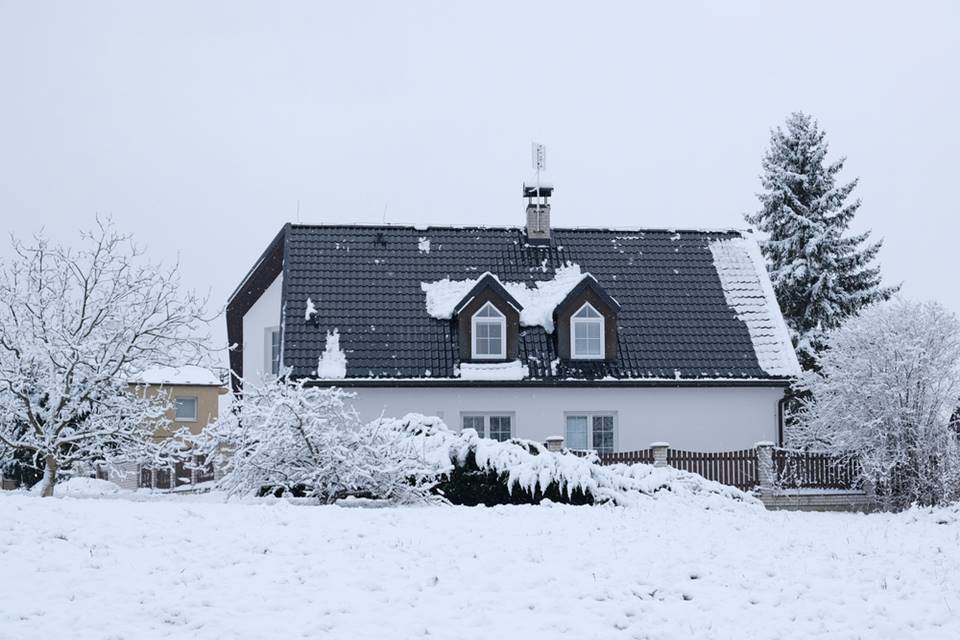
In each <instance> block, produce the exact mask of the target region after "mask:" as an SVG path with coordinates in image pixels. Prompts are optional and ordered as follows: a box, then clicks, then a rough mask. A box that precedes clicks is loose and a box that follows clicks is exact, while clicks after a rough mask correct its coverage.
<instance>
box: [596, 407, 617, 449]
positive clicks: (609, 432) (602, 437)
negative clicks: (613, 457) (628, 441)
mask: <svg viewBox="0 0 960 640" xmlns="http://www.w3.org/2000/svg"><path fill="white" fill-rule="evenodd" d="M593 448H594V449H596V450H597V452H598V453H613V416H593Z"/></svg>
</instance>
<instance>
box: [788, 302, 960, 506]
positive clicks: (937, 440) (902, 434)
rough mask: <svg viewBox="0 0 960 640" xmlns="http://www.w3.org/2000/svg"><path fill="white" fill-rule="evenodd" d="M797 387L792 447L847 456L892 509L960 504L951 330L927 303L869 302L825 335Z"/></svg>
mask: <svg viewBox="0 0 960 640" xmlns="http://www.w3.org/2000/svg"><path fill="white" fill-rule="evenodd" d="M825 344H826V347H827V349H826V351H825V352H824V353H823V354H822V355H821V356H820V358H819V359H818V365H819V369H820V371H819V373H812V372H811V373H808V374H807V375H806V376H805V378H804V379H803V380H802V381H801V385H800V388H801V389H802V390H803V391H807V392H809V393H810V394H811V395H812V398H811V399H809V400H807V401H806V402H805V403H804V407H803V409H802V411H801V413H800V415H799V416H798V419H799V423H798V424H797V425H796V426H795V427H793V428H792V429H791V430H790V434H789V435H790V439H791V440H792V442H793V444H796V445H799V446H804V447H809V448H814V449H821V450H827V451H831V452H834V453H852V454H853V455H856V456H858V457H859V459H860V462H861V464H862V467H863V471H864V474H865V477H866V478H868V479H870V480H871V481H873V482H874V483H875V484H876V485H877V486H878V487H879V489H880V490H881V491H882V492H884V493H886V494H888V495H890V496H891V499H892V502H893V503H894V506H904V505H906V504H909V503H911V502H919V503H920V504H924V505H932V504H941V503H945V502H949V501H952V500H957V499H958V498H960V447H958V442H957V432H956V431H955V430H954V428H953V424H952V415H953V412H954V409H955V407H956V405H957V398H958V397H960V323H958V321H957V318H956V317H955V316H954V315H953V314H951V313H949V312H947V311H946V310H945V309H944V308H943V307H941V306H940V305H938V304H935V303H912V302H907V301H904V300H895V301H893V302H889V303H883V304H878V305H875V306H872V307H870V308H868V309H866V310H865V311H863V312H862V313H861V314H860V315H859V316H858V317H856V318H853V319H851V320H849V321H848V322H847V323H846V324H845V325H844V326H843V327H841V328H840V329H837V330H835V331H833V332H831V333H830V334H828V336H827V339H826V343H825Z"/></svg>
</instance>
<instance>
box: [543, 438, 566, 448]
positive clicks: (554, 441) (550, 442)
mask: <svg viewBox="0 0 960 640" xmlns="http://www.w3.org/2000/svg"><path fill="white" fill-rule="evenodd" d="M545 444H546V445H547V451H562V450H563V436H547V439H546V442H545Z"/></svg>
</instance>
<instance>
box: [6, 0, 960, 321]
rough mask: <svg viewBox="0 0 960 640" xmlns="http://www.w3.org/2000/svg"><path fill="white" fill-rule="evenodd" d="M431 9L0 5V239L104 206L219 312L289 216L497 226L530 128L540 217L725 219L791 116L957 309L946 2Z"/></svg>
mask: <svg viewBox="0 0 960 640" xmlns="http://www.w3.org/2000/svg"><path fill="white" fill-rule="evenodd" d="M453 5H454V3H451V2H443V3H441V2H437V3H414V2H402V3H401V2H391V3H382V4H381V3H362V2H349V3H347V2H340V3H332V2H331V3H329V4H321V3H318V2H309V3H306V2H305V3H297V2H260V3H238V2H229V3H213V2H206V3H194V2H189V3H187V2H183V3H175V2H163V3H149V4H148V3H133V2H122V3H108V2H97V3H82V2H68V3H53V2H27V1H26V0H24V1H22V2H10V1H6V0H0V219H2V230H3V231H7V230H9V231H12V232H14V233H16V234H18V235H27V234H30V233H31V232H33V231H36V230H38V229H39V228H41V227H45V228H46V229H47V230H48V231H49V232H50V233H51V234H53V235H55V236H57V237H58V238H61V239H64V240H66V241H75V239H76V231H77V230H78V229H80V228H84V227H89V226H90V225H91V224H92V223H93V220H94V216H95V215H96V214H98V213H100V214H109V215H111V216H112V217H113V219H114V220H115V221H116V222H117V224H118V226H120V227H121V228H122V229H125V230H129V231H132V232H134V233H135V234H136V236H137V237H138V238H139V240H140V241H142V242H143V243H145V244H146V245H147V246H148V249H149V252H150V255H151V257H152V258H153V259H155V260H162V261H165V262H171V261H173V260H176V259H177V257H178V256H179V259H180V261H181V264H182V268H183V271H184V274H185V279H186V282H187V283H188V284H189V285H190V286H192V287H195V288H197V289H200V290H204V291H206V290H209V291H210V293H211V296H212V299H213V300H214V301H215V302H217V303H222V302H224V301H225V299H226V297H227V296H228V295H229V293H230V292H231V290H232V289H233V288H234V287H235V286H236V284H237V283H238V282H239V280H240V279H241V278H242V276H243V275H244V274H245V272H246V271H247V269H249V268H250V266H252V263H253V262H254V260H255V259H256V257H257V256H258V255H259V254H260V252H261V251H262V250H263V249H264V247H265V246H266V244H267V243H268V242H269V240H270V239H271V238H272V237H273V235H274V234H275V233H276V232H277V231H278V230H279V229H280V227H281V226H282V225H283V223H285V222H288V221H293V222H295V221H297V219H298V213H297V210H298V206H299V219H300V220H301V221H303V222H317V223H349V222H365V223H375V222H380V221H381V220H383V219H384V217H385V218H386V220H387V221H388V222H392V223H421V224H422V223H438V224H475V223H479V224H490V225H513V224H517V225H519V224H521V222H522V202H521V197H520V185H521V182H522V181H523V179H524V178H525V177H527V176H529V175H530V173H531V170H530V142H531V140H537V141H540V142H542V143H544V144H546V145H547V154H548V158H547V160H548V174H549V176H550V179H551V180H552V181H553V182H554V184H555V186H556V193H555V196H554V208H553V217H554V224H556V225H557V226H575V225H580V226H607V225H609V226H620V227H631V226H638V227H660V228H663V227H669V228H686V227H690V228H697V227H710V228H715V227H742V226H744V222H743V219H742V214H743V213H744V212H745V211H752V210H754V209H755V208H756V207H757V201H756V197H755V193H756V191H757V190H758V188H759V181H758V174H759V171H760V156H761V154H762V153H763V151H764V148H765V147H766V145H767V142H768V139H769V130H770V128H771V127H773V126H776V125H777V124H780V123H782V122H783V120H784V118H785V117H786V116H787V115H788V114H789V113H790V112H791V111H793V110H798V109H799V110H804V111H807V112H809V113H812V114H813V115H815V116H816V117H817V118H818V119H819V120H820V123H821V125H822V126H823V127H824V128H825V129H826V130H827V133H828V139H829V141H830V143H831V151H832V154H833V156H834V157H837V156H839V155H845V156H847V158H848V160H847V165H846V170H845V173H844V174H843V176H844V177H845V178H847V179H851V178H854V177H857V176H859V177H860V180H861V181H860V186H859V188H858V190H857V193H858V194H859V196H860V197H861V198H862V199H863V207H862V209H861V211H860V214H859V218H858V219H857V221H856V224H855V230H862V229H868V228H869V229H873V231H874V233H875V235H876V236H878V237H882V238H884V239H885V245H884V248H883V250H882V251H881V253H880V261H881V263H882V266H883V273H884V276H885V278H886V280H887V281H888V282H891V283H893V282H901V281H902V282H903V283H904V292H905V293H906V295H908V296H910V297H914V298H922V299H930V298H933V299H938V300H940V301H942V302H943V303H945V304H946V305H948V306H949V307H950V308H951V309H953V310H954V311H960V288H958V287H956V286H955V285H953V284H951V283H952V282H953V277H954V273H955V271H956V262H957V260H956V256H957V254H958V252H960V251H958V248H957V240H956V238H957V235H958V231H960V220H958V218H960V215H958V214H960V211H958V208H960V207H958V204H957V202H958V199H957V196H956V187H957V184H958V179H957V174H958V172H960V124H958V118H960V83H958V74H960V37H958V35H957V34H958V33H960V9H958V8H960V3H955V2H942V3H937V2H900V3H882V2H823V3H818V2H803V3H796V2H792V3H779V2H778V3H772V2H756V3H734V2H723V3H719V2H704V3H681V2H670V3H666V2H658V3H649V4H647V3H641V2H624V3H614V2H590V3H584V2H580V3H559V2H543V3H534V2H506V3H497V2H487V1H484V2H472V3H457V6H453ZM8 253H9V251H8V248H7V246H6V244H4V245H3V248H2V249H0V255H6V254H8ZM220 324H222V323H218V325H217V332H218V334H219V335H221V336H222V335H223V333H224V331H223V329H222V327H221V326H220Z"/></svg>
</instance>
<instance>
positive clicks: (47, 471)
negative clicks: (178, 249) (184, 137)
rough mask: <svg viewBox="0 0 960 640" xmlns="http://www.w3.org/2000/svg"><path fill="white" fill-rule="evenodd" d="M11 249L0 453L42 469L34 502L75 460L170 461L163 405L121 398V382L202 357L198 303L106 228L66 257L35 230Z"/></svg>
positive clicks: (1, 287)
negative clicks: (23, 457) (160, 435)
mask: <svg viewBox="0 0 960 640" xmlns="http://www.w3.org/2000/svg"><path fill="white" fill-rule="evenodd" d="M12 243H13V256H12V258H11V259H10V260H9V262H8V263H7V264H6V265H4V266H3V268H2V269H0V446H3V447H6V448H7V449H13V450H16V451H20V452H28V453H29V454H30V455H31V457H32V459H33V461H34V463H35V464H36V465H38V466H39V467H41V468H43V469H44V478H43V480H42V482H43V488H42V495H44V496H49V495H52V494H53V487H54V485H55V484H56V481H57V473H58V471H61V470H69V469H71V468H72V467H74V466H75V465H77V464H78V463H104V464H107V465H109V466H113V467H116V465H119V464H121V463H125V462H142V463H154V464H162V463H164V462H166V461H168V460H169V459H170V456H171V455H175V454H176V449H177V446H178V445H177V443H176V442H174V441H172V439H169V438H168V439H155V438H154V437H153V436H154V435H155V432H156V429H157V428H158V427H162V426H163V422H164V418H163V414H164V411H165V410H166V408H167V399H166V398H165V396H164V395H163V394H160V395H157V396H155V397H148V396H147V395H145V394H142V393H131V392H130V389H129V387H128V383H127V380H128V379H129V377H130V376H131V375H132V374H134V373H136V372H138V371H141V370H143V369H146V368H148V367H152V366H160V365H173V364H185V363H189V362H198V361H199V360H201V359H202V358H203V356H204V354H205V352H206V346H205V344H206V335H205V331H204V329H205V324H206V322H207V320H206V319H205V318H204V317H203V308H204V304H205V300H203V299H201V298H199V297H198V296H196V295H195V294H193V293H183V292H181V289H180V277H179V268H178V266H173V267H171V268H167V269H162V268H160V267H158V266H157V265H152V264H147V263H145V262H144V261H143V260H142V257H143V254H142V250H141V249H139V248H138V247H136V246H135V245H134V243H133V241H132V238H131V237H130V236H129V235H124V234H121V233H119V232H117V231H116V230H115V229H114V227H113V225H112V223H110V222H109V221H106V222H104V221H100V220H98V222H97V227H96V228H95V229H94V230H92V231H91V232H86V233H83V234H82V242H81V247H80V248H79V249H76V250H74V249H70V248H65V247H61V246H54V245H52V244H51V243H50V242H49V240H48V239H47V238H46V237H45V236H44V235H43V234H40V235H37V236H35V237H34V240H33V242H32V243H30V244H25V243H23V242H20V241H18V240H16V239H14V240H13V241H12Z"/></svg>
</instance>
